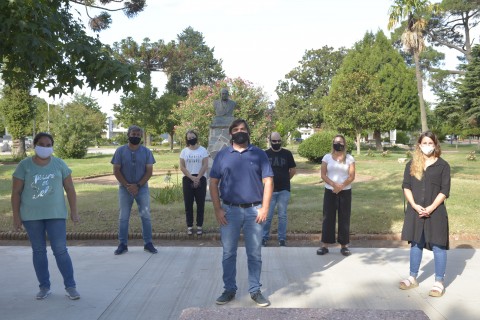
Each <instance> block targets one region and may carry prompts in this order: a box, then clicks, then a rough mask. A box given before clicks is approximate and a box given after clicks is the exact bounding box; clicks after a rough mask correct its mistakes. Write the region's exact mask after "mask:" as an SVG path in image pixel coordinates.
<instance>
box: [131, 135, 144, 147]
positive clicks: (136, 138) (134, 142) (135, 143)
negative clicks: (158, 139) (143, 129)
mask: <svg viewBox="0 0 480 320" xmlns="http://www.w3.org/2000/svg"><path fill="white" fill-rule="evenodd" d="M140 140H142V138H140V137H128V142H130V143H131V144H133V145H135V146H136V145H137V144H139V143H140Z"/></svg>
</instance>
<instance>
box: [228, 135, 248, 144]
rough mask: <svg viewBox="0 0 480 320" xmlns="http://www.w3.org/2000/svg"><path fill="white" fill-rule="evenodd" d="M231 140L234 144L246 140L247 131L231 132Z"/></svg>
mask: <svg viewBox="0 0 480 320" xmlns="http://www.w3.org/2000/svg"><path fill="white" fill-rule="evenodd" d="M232 140H233V142H235V143H236V144H244V143H245V142H247V141H248V133H246V132H237V133H234V134H232Z"/></svg>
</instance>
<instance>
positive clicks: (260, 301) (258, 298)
mask: <svg viewBox="0 0 480 320" xmlns="http://www.w3.org/2000/svg"><path fill="white" fill-rule="evenodd" d="M250 297H251V298H252V300H253V301H255V302H256V303H257V306H260V307H268V306H269V305H270V301H268V300H267V299H265V297H264V296H263V294H262V293H261V292H260V290H258V291H255V292H253V293H250Z"/></svg>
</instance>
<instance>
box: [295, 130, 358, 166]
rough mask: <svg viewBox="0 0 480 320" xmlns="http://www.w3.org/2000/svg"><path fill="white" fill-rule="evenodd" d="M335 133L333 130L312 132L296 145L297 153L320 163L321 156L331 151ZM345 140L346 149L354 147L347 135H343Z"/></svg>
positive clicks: (349, 149)
mask: <svg viewBox="0 0 480 320" xmlns="http://www.w3.org/2000/svg"><path fill="white" fill-rule="evenodd" d="M337 134H338V133H337V132H335V131H327V130H323V131H320V132H317V133H314V134H313V135H311V136H310V137H309V138H307V139H305V140H304V141H303V142H302V143H301V144H300V145H299V146H298V154H299V155H300V156H302V157H304V158H307V159H308V160H309V161H312V162H315V163H321V162H322V158H323V156H324V155H326V154H327V153H330V152H332V143H333V138H334V137H335V136H336V135H337ZM345 140H346V142H347V146H346V147H347V151H351V150H353V149H354V148H355V144H354V142H353V140H351V139H350V138H349V137H347V136H345Z"/></svg>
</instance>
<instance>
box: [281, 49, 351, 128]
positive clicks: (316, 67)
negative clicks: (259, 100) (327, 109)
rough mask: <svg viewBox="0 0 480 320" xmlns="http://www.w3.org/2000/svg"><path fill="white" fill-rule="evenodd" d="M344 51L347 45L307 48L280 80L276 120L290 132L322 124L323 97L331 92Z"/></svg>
mask: <svg viewBox="0 0 480 320" xmlns="http://www.w3.org/2000/svg"><path fill="white" fill-rule="evenodd" d="M345 54H346V50H345V48H340V49H339V50H337V51H335V50H334V48H332V47H328V46H324V47H323V48H321V49H317V50H307V51H305V54H304V55H303V57H302V60H301V61H299V66H297V67H295V68H294V69H293V70H291V71H290V72H289V73H287V74H286V75H285V80H281V81H279V83H278V86H277V88H276V90H275V91H276V93H277V95H278V100H277V101H276V103H275V119H276V120H275V121H278V122H281V123H282V124H283V126H284V127H285V129H286V130H287V131H288V132H293V131H294V130H295V129H296V128H298V127H304V126H314V127H320V125H321V124H322V122H323V113H322V103H321V99H322V97H324V96H326V95H327V94H328V92H329V89H330V85H331V83H332V78H333V76H334V75H335V74H336V72H337V70H338V68H339V67H340V65H341V64H342V61H343V58H344V56H345Z"/></svg>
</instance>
